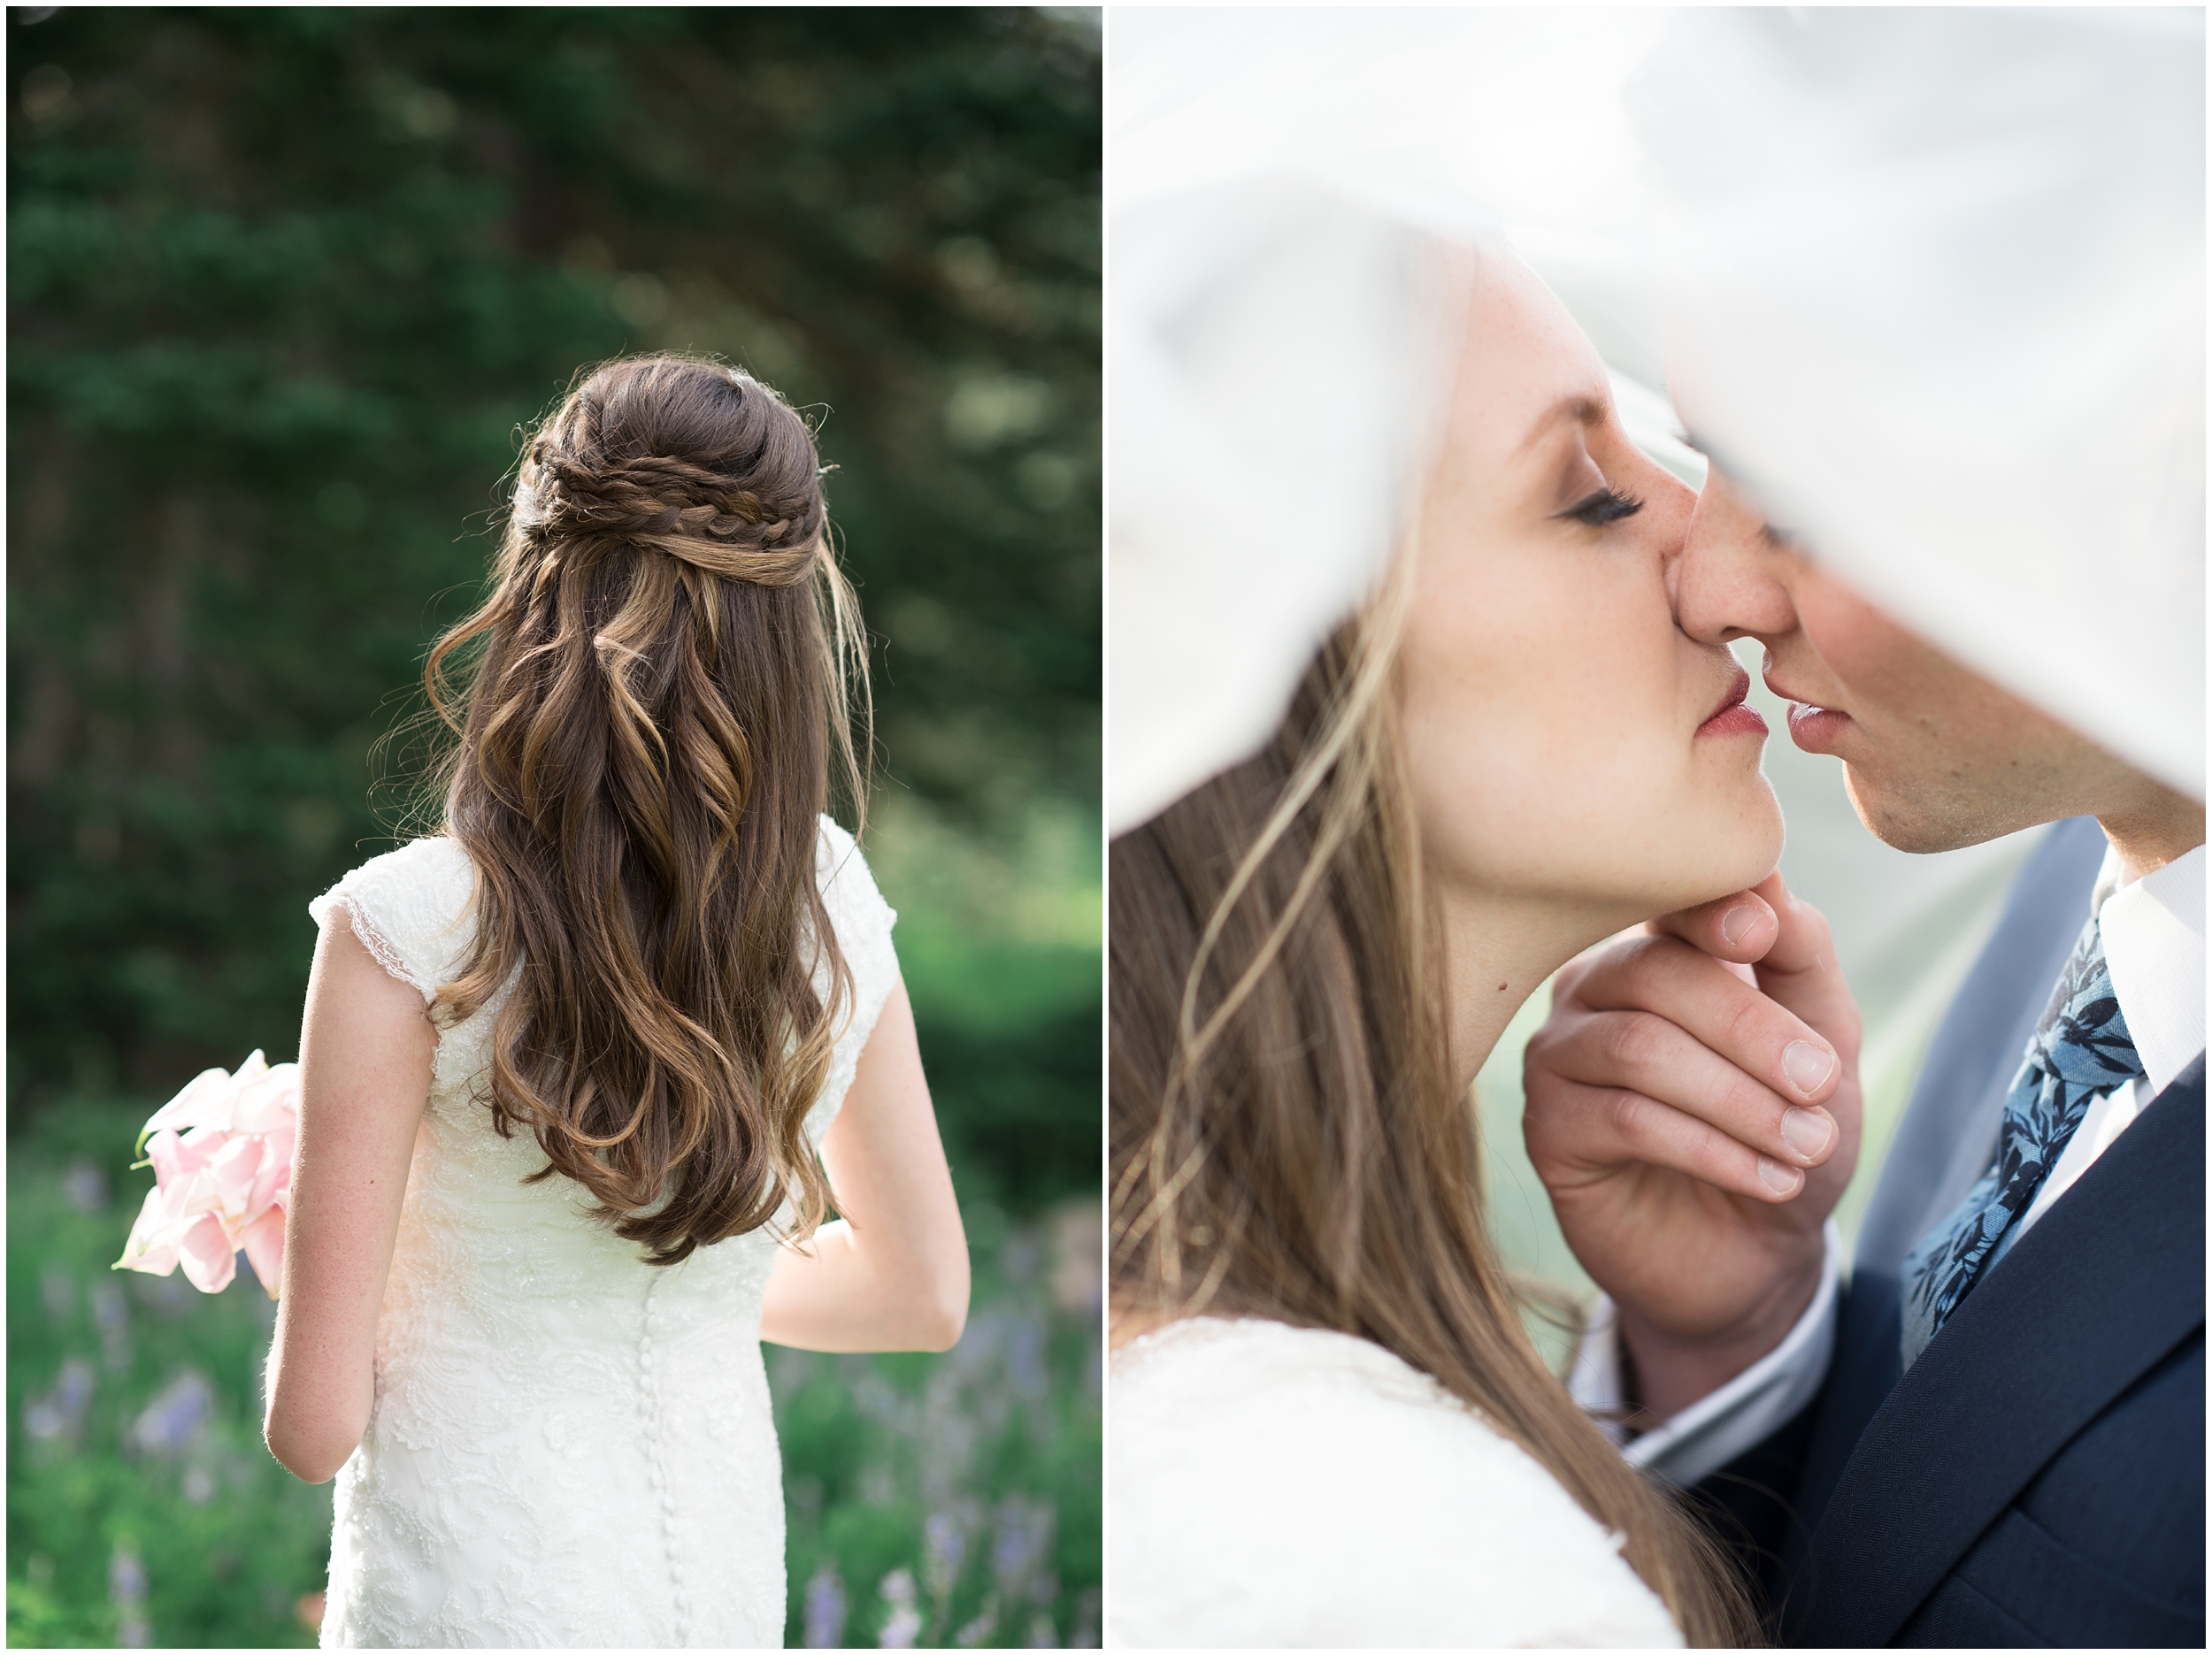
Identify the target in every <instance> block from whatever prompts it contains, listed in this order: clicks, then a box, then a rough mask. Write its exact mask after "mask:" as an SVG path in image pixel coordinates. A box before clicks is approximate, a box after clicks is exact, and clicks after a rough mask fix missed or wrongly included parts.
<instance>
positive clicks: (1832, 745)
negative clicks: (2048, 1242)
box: [1767, 678, 1851, 753]
mask: <svg viewBox="0 0 2212 1655" xmlns="http://www.w3.org/2000/svg"><path fill="white" fill-rule="evenodd" d="M1767 688H1769V689H1770V690H1772V691H1773V692H1774V693H1776V694H1777V695H1778V696H1780V697H1781V698H1782V699H1783V700H1784V701H1787V702H1788V703H1789V704H1790V739H1791V740H1793V741H1794V742H1796V743H1797V745H1798V746H1799V747H1802V748H1803V749H1804V750H1805V751H1806V752H1808V753H1833V752H1834V751H1835V750H1836V746H1837V744H1838V743H1839V742H1840V741H1841V740H1842V739H1843V738H1844V735H1845V733H1846V732H1847V731H1849V729H1850V728H1851V715H1850V714H1849V713H1839V712H1838V711H1837V710H1836V709H1834V708H1832V707H1816V706H1815V705H1814V704H1813V703H1812V702H1810V701H1806V700H1804V699H1803V698H1802V697H1800V696H1796V695H1793V694H1791V693H1789V691H1787V690H1786V689H1784V688H1783V687H1782V686H1780V685H1779V684H1777V683H1776V682H1775V681H1774V680H1773V679H1772V678H1769V679H1768V680H1767Z"/></svg>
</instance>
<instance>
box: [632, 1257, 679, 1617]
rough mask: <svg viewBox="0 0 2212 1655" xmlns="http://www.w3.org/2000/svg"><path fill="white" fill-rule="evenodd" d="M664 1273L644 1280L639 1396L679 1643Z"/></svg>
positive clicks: (646, 1451) (646, 1450) (676, 1543)
mask: <svg viewBox="0 0 2212 1655" xmlns="http://www.w3.org/2000/svg"><path fill="white" fill-rule="evenodd" d="M660 1284H661V1273H660V1272H659V1271H658V1270H653V1271H651V1272H650V1273H649V1275H648V1276H647V1278H646V1283H645V1315H644V1325H643V1328H642V1330H641V1332H640V1334H639V1336H638V1399H639V1405H640V1409H641V1413H642V1414H643V1416H644V1425H645V1456H646V1464H647V1465H648V1466H649V1467H650V1468H651V1469H650V1472H649V1476H650V1480H651V1483H652V1485H653V1489H654V1491H655V1492H656V1493H657V1494H658V1495H659V1496H660V1497H661V1529H662V1533H663V1535H664V1537H665V1539H666V1541H667V1545H668V1583H669V1588H670V1590H671V1594H672V1597H673V1598H674V1600H675V1605H676V1646H677V1647H678V1648H679V1649H681V1648H685V1647H687V1645H688V1644H690V1642H691V1593H690V1592H689V1591H688V1590H686V1589H685V1586H684V1561H683V1555H682V1551H681V1548H680V1546H679V1544H678V1542H677V1535H676V1492H675V1490H673V1489H672V1488H670V1487H669V1486H668V1470H667V1467H666V1466H665V1465H664V1463H663V1461H662V1458H661V1386H660V1375H659V1373H658V1372H657V1367H658V1364H657V1362H656V1361H655V1360H654V1354H653V1312H654V1310H655V1308H656V1307H657V1304H658V1302H659V1301H658V1297H657V1296H658V1293H659V1291H660Z"/></svg>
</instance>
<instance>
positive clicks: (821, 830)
mask: <svg viewBox="0 0 2212 1655" xmlns="http://www.w3.org/2000/svg"><path fill="white" fill-rule="evenodd" d="M814 883H815V885H816V888H817V889H818V890H819V891H820V892H821V893H822V902H823V906H825V907H826V908H828V909H829V916H830V923H832V924H833V925H834V926H836V927H837V940H838V944H839V946H841V947H842V948H844V949H845V950H846V951H847V952H848V953H852V952H854V951H855V950H856V949H860V950H864V949H866V948H868V946H869V945H870V944H872V943H873V942H877V941H880V942H881V943H882V944H883V946H886V947H887V946H889V939H890V935H891V927H892V925H893V923H895V921H896V920H897V919H898V913H897V910H895V908H892V906H891V905H890V904H889V903H888V902H886V901H885V900H883V893H882V892H880V891H879V890H877V889H876V877H875V875H874V874H872V873H871V872H870V871H869V870H868V859H867V858H866V857H865V856H864V855H862V854H861V853H860V843H859V841H858V840H856V839H854V838H853V836H852V835H851V834H850V833H849V832H847V831H845V830H844V829H843V828H841V827H840V826H839V825H838V824H836V823H835V822H833V820H831V819H830V818H829V817H828V816H823V817H821V818H820V819H819V823H818V830H817V831H816V834H815V840H814Z"/></svg>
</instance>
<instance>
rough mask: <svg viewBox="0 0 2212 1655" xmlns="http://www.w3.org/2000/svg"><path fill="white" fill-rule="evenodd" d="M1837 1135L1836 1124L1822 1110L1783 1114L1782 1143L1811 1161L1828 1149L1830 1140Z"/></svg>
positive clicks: (1785, 1112) (1802, 1110)
mask: <svg viewBox="0 0 2212 1655" xmlns="http://www.w3.org/2000/svg"><path fill="white" fill-rule="evenodd" d="M1835 1133H1836V1123H1835V1122H1833V1121H1831V1120H1830V1119H1829V1118H1828V1115H1827V1113H1826V1112H1825V1111H1824V1110H1821V1109H1786V1110H1784V1111H1783V1112H1782V1141H1783V1142H1784V1143H1786V1144H1787V1145H1789V1146H1790V1147H1791V1148H1792V1149H1793V1150H1795V1151H1796V1152H1797V1153H1799V1154H1801V1155H1802V1156H1804V1157H1805V1159H1806V1160H1808V1161H1810V1160H1811V1159H1812V1158H1813V1157H1814V1156H1815V1155H1817V1154H1818V1153H1820V1152H1821V1151H1822V1150H1824V1149H1825V1148H1827V1147H1828V1140H1829V1139H1830V1138H1833V1137H1834V1136H1835Z"/></svg>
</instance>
